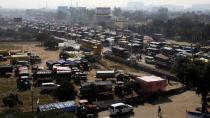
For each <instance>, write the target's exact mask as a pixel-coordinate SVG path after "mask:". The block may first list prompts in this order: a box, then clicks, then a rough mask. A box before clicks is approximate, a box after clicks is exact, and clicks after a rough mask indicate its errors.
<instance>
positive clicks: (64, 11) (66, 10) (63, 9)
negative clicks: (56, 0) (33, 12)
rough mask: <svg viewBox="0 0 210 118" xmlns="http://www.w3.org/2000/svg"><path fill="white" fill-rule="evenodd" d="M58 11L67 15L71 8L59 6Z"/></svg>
mask: <svg viewBox="0 0 210 118" xmlns="http://www.w3.org/2000/svg"><path fill="white" fill-rule="evenodd" d="M57 11H58V12H62V13H67V12H68V11H69V8H68V6H58V8H57Z"/></svg>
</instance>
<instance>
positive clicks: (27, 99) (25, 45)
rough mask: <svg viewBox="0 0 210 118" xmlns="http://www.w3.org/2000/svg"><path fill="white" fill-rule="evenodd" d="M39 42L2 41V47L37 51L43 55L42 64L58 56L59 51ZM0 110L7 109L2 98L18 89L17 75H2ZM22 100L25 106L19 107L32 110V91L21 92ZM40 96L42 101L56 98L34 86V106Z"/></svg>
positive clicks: (0, 47)
mask: <svg viewBox="0 0 210 118" xmlns="http://www.w3.org/2000/svg"><path fill="white" fill-rule="evenodd" d="M39 44H40V43H39V42H1V43H0V49H22V50H29V51H32V52H35V53H36V54H38V55H39V56H41V58H42V61H43V63H42V64H41V65H43V66H45V62H46V61H47V60H50V59H51V60H55V59H57V58H58V54H59V51H49V50H45V49H44V48H43V47H40V46H39ZM0 85H1V87H0V111H2V110H3V109H5V107H4V106H3V103H2V98H3V97H4V96H6V95H8V94H9V93H10V92H11V91H14V90H16V77H14V76H13V75H12V76H10V77H9V78H5V77H0ZM18 94H19V97H20V100H21V101H23V106H19V108H20V109H21V110H23V111H31V104H32V103H31V101H32V100H31V98H32V97H31V91H30V90H28V91H24V92H19V91H18ZM38 98H39V100H40V103H41V104H44V103H50V102H54V101H55V100H54V99H53V98H52V97H51V96H50V95H42V94H40V89H39V88H34V108H36V101H37V99H38Z"/></svg>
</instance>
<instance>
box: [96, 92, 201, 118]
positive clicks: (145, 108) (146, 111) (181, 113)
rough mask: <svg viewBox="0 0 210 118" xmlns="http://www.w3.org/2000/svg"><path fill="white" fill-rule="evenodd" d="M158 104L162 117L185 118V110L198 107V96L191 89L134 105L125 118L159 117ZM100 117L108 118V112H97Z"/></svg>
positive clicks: (192, 109)
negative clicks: (131, 113) (153, 101)
mask: <svg viewBox="0 0 210 118" xmlns="http://www.w3.org/2000/svg"><path fill="white" fill-rule="evenodd" d="M158 106H160V107H161V109H162V116H163V117H162V118H187V116H186V110H188V111H194V110H195V108H196V107H200V97H198V96H197V95H196V94H195V93H194V92H192V91H186V92H184V93H181V94H178V95H174V96H171V97H169V98H164V99H160V100H158V102H157V103H156V104H144V105H138V106H135V107H134V114H133V115H131V116H125V118H127V117H130V118H159V117H158ZM99 117H100V118H105V117H106V118H109V112H108V111H104V112H101V113H99Z"/></svg>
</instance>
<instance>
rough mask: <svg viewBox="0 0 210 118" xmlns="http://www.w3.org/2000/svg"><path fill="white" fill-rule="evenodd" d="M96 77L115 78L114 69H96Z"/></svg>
mask: <svg viewBox="0 0 210 118" xmlns="http://www.w3.org/2000/svg"><path fill="white" fill-rule="evenodd" d="M96 77H97V78H102V79H106V78H115V71H114V70H106V71H96Z"/></svg>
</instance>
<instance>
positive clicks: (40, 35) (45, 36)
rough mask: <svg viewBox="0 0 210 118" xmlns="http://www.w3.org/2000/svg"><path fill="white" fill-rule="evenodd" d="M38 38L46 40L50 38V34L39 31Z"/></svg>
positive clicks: (42, 40)
mask: <svg viewBox="0 0 210 118" xmlns="http://www.w3.org/2000/svg"><path fill="white" fill-rule="evenodd" d="M36 39H37V40H38V41H41V42H44V41H46V40H49V39H50V35H49V34H48V33H39V34H37V36H36Z"/></svg>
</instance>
